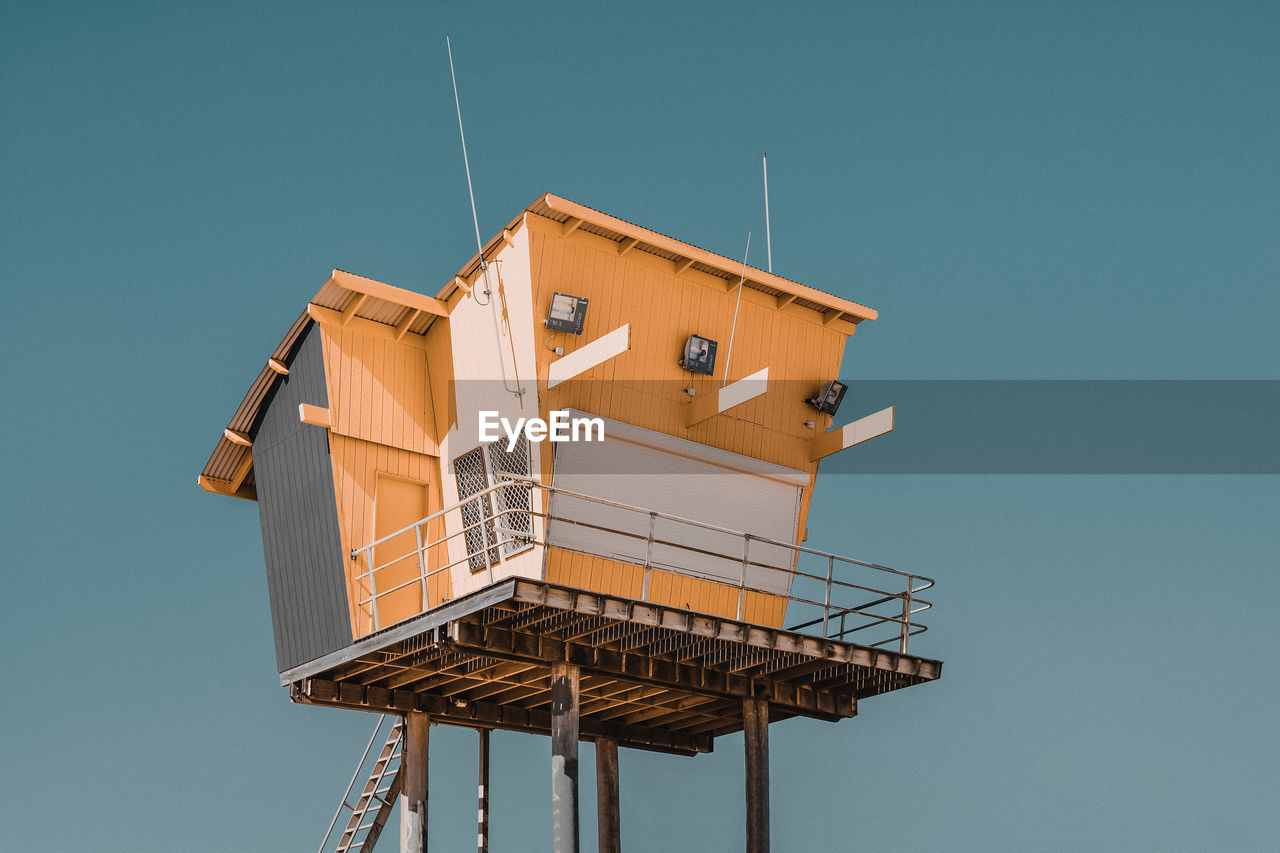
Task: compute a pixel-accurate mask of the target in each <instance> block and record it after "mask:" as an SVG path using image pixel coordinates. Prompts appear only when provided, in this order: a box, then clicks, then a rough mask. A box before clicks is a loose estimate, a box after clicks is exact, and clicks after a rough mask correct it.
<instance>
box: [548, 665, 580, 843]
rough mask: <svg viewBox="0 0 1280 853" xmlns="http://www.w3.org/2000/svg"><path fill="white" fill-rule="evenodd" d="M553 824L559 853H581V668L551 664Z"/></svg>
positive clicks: (553, 835) (553, 836) (553, 833)
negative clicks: (579, 823)
mask: <svg viewBox="0 0 1280 853" xmlns="http://www.w3.org/2000/svg"><path fill="white" fill-rule="evenodd" d="M551 814H552V816H551V823H552V838H553V840H554V846H553V847H552V849H553V850H554V851H555V853H578V667H577V666H575V665H573V664H568V663H553V664H552V665H551Z"/></svg>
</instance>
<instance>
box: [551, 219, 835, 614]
mask: <svg viewBox="0 0 1280 853" xmlns="http://www.w3.org/2000/svg"><path fill="white" fill-rule="evenodd" d="M526 223H527V225H528V227H529V233H530V254H531V257H530V261H531V267H532V271H533V276H532V277H533V304H534V315H535V316H539V317H542V316H546V311H547V308H548V306H549V305H550V302H551V296H552V294H553V293H555V292H557V291H558V292H561V293H571V294H573V295H575V296H582V297H586V298H587V299H589V300H590V303H589V307H588V309H587V318H586V324H585V327H584V330H583V334H582V335H580V336H576V335H569V334H556V335H554V336H553V337H552V339H551V341H550V342H549V344H548V345H546V346H541V345H540V346H538V347H537V359H538V379H539V387H538V391H539V405H538V408H539V414H540V415H541V416H542V417H544V418H545V417H547V416H548V413H549V412H550V411H551V410H554V409H564V408H575V409H579V410H581V411H584V412H589V413H591V414H596V415H603V416H605V417H608V418H613V419H615V420H620V421H623V422H626V423H630V424H634V425H636V426H640V427H644V428H646V429H651V430H656V431H658V432H662V433H666V434H668V435H674V436H678V437H680V438H686V439H689V440H691V441H695V442H698V443H699V444H705V445H710V446H712V447H718V448H722V449H724V450H728V451H730V452H733V453H739V454H742V455H745V456H750V457H752V458H755V459H762V460H765V461H767V462H773V463H776V464H779V465H785V466H787V467H789V468H793V469H798V470H803V471H807V472H809V474H810V481H809V487H808V488H806V489H804V493H803V495H802V497H801V508H800V514H799V523H798V527H797V544H799V542H801V541H803V539H804V536H805V533H804V525H805V520H806V518H807V516H808V511H809V501H810V496H811V495H812V486H813V476H814V475H815V474H816V472H817V465H816V464H815V463H812V462H810V461H809V450H808V442H809V440H811V439H812V438H814V437H815V436H816V435H818V434H820V433H821V432H822V431H824V430H825V429H827V428H829V427H830V425H831V419H830V417H829V416H827V415H822V414H820V413H818V412H817V411H816V410H814V409H813V408H812V407H810V406H809V405H808V404H806V403H805V402H804V396H805V395H806V394H809V393H813V392H816V391H817V390H818V388H819V387H820V386H821V384H822V383H823V382H825V381H827V380H828V379H834V378H836V377H837V376H838V374H839V370H840V362H841V358H842V357H843V355H844V346H845V342H846V340H847V337H848V336H847V334H846V333H845V331H843V330H841V329H840V328H836V327H834V326H830V325H827V324H824V322H823V316H822V315H821V314H819V313H818V312H816V311H812V310H810V309H807V308H802V307H799V306H795V305H790V304H788V305H785V306H781V307H780V306H779V300H778V299H777V298H775V297H772V296H769V295H768V294H764V293H760V292H758V291H754V290H744V291H743V293H742V298H741V303H740V305H739V307H738V321H737V329H736V333H735V336H734V345H733V353H732V360H731V362H730V364H729V368H730V370H731V374H730V376H729V379H730V380H731V381H733V380H737V379H741V378H743V377H745V376H747V375H749V374H751V373H754V372H755V371H757V370H759V369H761V368H764V367H768V368H769V382H770V391H769V392H768V393H767V394H765V395H763V396H762V397H760V398H757V399H755V400H751V401H749V402H747V403H745V404H743V405H742V406H739V407H737V408H735V409H733V410H731V411H730V412H728V413H724V414H721V415H717V416H716V417H713V418H710V419H708V420H706V421H704V422H702V423H700V424H697V425H695V426H693V427H692V428H687V427H686V426H685V422H684V419H685V410H686V407H688V406H689V405H690V404H691V399H690V397H689V396H688V395H687V394H685V393H684V392H683V389H684V388H687V387H692V388H694V389H696V391H697V394H696V399H699V400H701V399H706V397H707V396H708V395H710V394H713V393H715V392H716V390H717V389H719V388H720V387H721V385H722V384H723V382H724V377H725V373H724V370H725V361H726V358H728V357H729V333H730V327H731V325H732V324H733V314H734V307H735V302H736V301H737V299H738V291H737V288H736V287H730V286H727V285H726V282H725V281H724V280H723V279H720V278H717V277H715V276H711V275H707V274H704V273H701V272H698V271H696V270H692V269H688V270H684V271H682V272H677V266H676V264H675V263H673V262H671V261H667V260H664V259H662V258H658V257H655V256H653V255H649V254H646V253H642V252H638V251H630V252H628V253H626V254H625V255H620V254H619V246H618V244H617V243H614V242H613V241H612V240H608V239H605V238H602V237H598V236H596V235H593V234H588V233H585V232H584V231H583V230H582V229H577V230H575V231H573V232H572V233H571V234H569V235H567V236H566V235H564V234H563V227H562V226H561V225H560V224H559V223H556V222H554V221H552V220H549V219H546V218H544V217H540V216H537V215H534V214H529V215H527V216H526ZM624 323H629V324H630V326H631V350H630V351H629V352H627V353H624V354H622V355H620V356H618V357H616V358H613V359H611V360H609V361H607V362H605V363H604V364H601V365H599V366H598V367H595V368H593V369H592V370H590V371H588V372H587V373H586V374H583V375H582V376H581V377H579V378H577V379H575V380H571V381H569V382H567V383H565V384H563V385H559V386H557V387H555V388H552V389H550V390H547V388H546V377H547V368H548V366H549V364H550V363H551V361H553V360H554V359H555V358H557V356H556V355H555V354H554V353H553V352H552V351H551V347H552V346H562V347H564V349H565V352H566V354H567V353H570V352H573V351H574V350H575V349H577V348H578V347H580V346H583V345H585V344H587V343H590V342H591V341H593V340H595V339H596V338H598V337H600V336H601V335H604V334H607V333H608V332H611V331H613V330H614V329H616V328H618V327H619V326H621V325H622V324H624ZM691 334H697V335H701V336H703V337H707V338H711V339H713V340H715V341H717V342H718V344H719V348H718V351H717V354H716V372H715V374H714V375H713V376H702V375H699V374H694V373H690V372H688V371H686V370H684V369H683V368H682V367H680V366H679V364H678V361H679V359H680V357H681V355H682V354H683V348H684V343H685V341H686V339H687V338H688V336H689V335H691ZM539 337H540V338H545V337H546V335H540V336H539ZM806 421H815V422H816V424H817V428H816V429H813V430H811V429H808V428H806V427H805V426H804V423H805V422H806ZM540 449H541V452H542V463H543V464H542V470H543V471H544V472H548V473H547V475H546V480H547V482H550V479H551V476H552V475H553V471H552V466H553V461H554V460H553V457H552V453H551V445H550V444H549V443H543V444H542V446H541V448H540ZM548 551H549V553H548V557H547V578H548V580H553V581H555V582H560V583H565V584H569V585H573V586H580V587H584V588H587V589H596V590H600V591H606V592H612V591H615V589H616V588H617V587H619V586H624V587H626V588H628V589H630V588H631V587H634V586H635V581H634V576H635V575H636V572H637V571H639V569H638V567H635V566H630V565H628V564H625V563H617V562H616V561H611V560H604V559H603V558H598V557H590V556H587V555H582V554H576V553H571V552H560V551H558V550H557V549H548ZM637 589H638V587H637ZM649 591H650V600H652V601H658V602H662V603H667V604H672V605H674V606H679V607H689V608H691V609H694V610H699V611H703V612H707V613H713V614H716V615H723V616H736V614H737V589H736V588H735V587H733V586H730V585H727V584H720V583H715V582H712V581H706V580H702V579H699V578H691V577H687V576H683V575H675V574H671V573H667V572H661V571H655V572H654V573H653V575H652V576H651V578H650V590H649ZM618 594H625V593H623V592H622V591H621V590H618ZM785 608H786V600H785V599H784V598H782V597H780V596H774V595H767V594H764V593H756V592H752V593H750V594H749V596H748V603H747V607H746V612H745V613H744V618H747V619H749V620H750V621H754V622H758V623H760V624H767V625H778V624H781V621H782V619H783V616H784V612H785Z"/></svg>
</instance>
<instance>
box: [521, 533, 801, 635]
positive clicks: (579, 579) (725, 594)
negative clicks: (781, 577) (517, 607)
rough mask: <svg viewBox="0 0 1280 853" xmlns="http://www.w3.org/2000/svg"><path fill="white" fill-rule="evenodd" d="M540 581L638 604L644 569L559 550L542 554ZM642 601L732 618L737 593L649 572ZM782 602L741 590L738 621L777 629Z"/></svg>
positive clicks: (783, 608) (672, 574) (683, 577)
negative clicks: (543, 578)
mask: <svg viewBox="0 0 1280 853" xmlns="http://www.w3.org/2000/svg"><path fill="white" fill-rule="evenodd" d="M546 580H547V581H549V582H550V583H555V584H564V585H565V586H574V587H578V588H579V589H590V590H595V591H596V592H603V593H606V594H608V595H619V596H623V597H624V598H635V599H639V598H640V597H641V593H642V591H643V590H644V567H643V566H637V565H634V564H632V563H623V562H620V561H618V560H610V559H607V558H605V557H597V556H594V555H591V554H579V553H577V552H575V551H566V550H564V549H562V548H548V549H547V574H546ZM646 600H647V601H650V602H653V603H654V604H667V605H670V606H672V607H681V608H684V609H686V610H696V611H698V612H700V613H709V614H711V615H712V616H724V617H726V618H729V619H736V618H738V588H737V587H735V586H732V585H730V584H724V583H717V582H715V581H709V580H704V579H702V578H693V577H689V576H688V575H682V574H677V573H675V572H667V571H663V570H662V569H653V570H652V571H651V572H650V573H649V596H648V598H647V599H646ZM786 609H787V600H786V598H784V597H783V596H780V595H769V594H768V593H764V592H756V591H755V590H747V594H746V596H745V597H744V599H743V608H742V618H743V619H745V620H746V621H748V622H755V623H757V624H759V625H774V626H777V625H781V624H782V619H783V616H784V614H785V612H786Z"/></svg>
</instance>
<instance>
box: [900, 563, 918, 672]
mask: <svg viewBox="0 0 1280 853" xmlns="http://www.w3.org/2000/svg"><path fill="white" fill-rule="evenodd" d="M913 580H915V578H914V577H908V578H907V591H906V592H905V593H903V595H902V639H901V640H899V641H898V653H899V654H904V655H905V654H906V653H907V638H908V637H910V636H911V582H912V581H913Z"/></svg>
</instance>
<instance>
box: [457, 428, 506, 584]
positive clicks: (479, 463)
mask: <svg viewBox="0 0 1280 853" xmlns="http://www.w3.org/2000/svg"><path fill="white" fill-rule="evenodd" d="M485 468H486V466H485V461H484V454H483V453H482V452H481V450H480V448H476V449H475V450H473V451H471V452H470V453H464V454H462V455H461V456H459V457H458V458H457V459H455V460H453V473H454V475H455V476H456V477H457V478H458V499H459V500H462V501H466V503H464V504H463V505H462V525H463V527H465V528H466V529H467V531H466V533H465V534H464V536H465V538H466V543H467V558H468V559H467V563H468V564H469V565H470V566H471V571H473V572H480V571H484V569H485V567H486V566H488V565H489V564H490V563H496V562H498V551H497V549H496V548H490V547H488V546H490V545H492V544H495V543H496V542H497V540H498V536H497V531H496V530H494V529H493V503H492V501H490V499H489V495H480V493H481V492H483V491H484V490H485V489H487V488H489V476H488V473H487V472H486V471H485ZM473 495H479V497H476V498H475V499H474V500H467V498H470V497H472V496H473ZM481 522H483V524H482V523H481ZM486 548H487V549H488V552H489V558H488V560H486V559H485V550H486Z"/></svg>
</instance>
